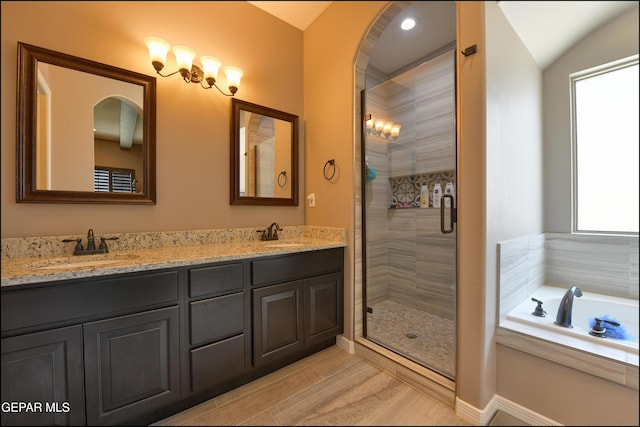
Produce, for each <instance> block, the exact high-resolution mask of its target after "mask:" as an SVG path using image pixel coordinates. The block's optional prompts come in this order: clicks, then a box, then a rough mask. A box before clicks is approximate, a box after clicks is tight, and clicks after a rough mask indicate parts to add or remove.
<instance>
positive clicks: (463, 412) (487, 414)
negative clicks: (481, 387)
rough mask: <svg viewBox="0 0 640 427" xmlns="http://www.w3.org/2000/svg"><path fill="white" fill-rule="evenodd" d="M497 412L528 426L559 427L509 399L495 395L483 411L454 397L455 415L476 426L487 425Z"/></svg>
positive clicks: (552, 421)
mask: <svg viewBox="0 0 640 427" xmlns="http://www.w3.org/2000/svg"><path fill="white" fill-rule="evenodd" d="M497 411H502V412H504V413H505V414H509V415H511V416H512V417H515V418H517V419H519V420H520V421H522V422H524V423H526V424H528V425H530V426H561V425H563V424H560V423H559V422H557V421H555V420H552V419H550V418H547V417H545V416H544V415H541V414H538V413H537V412H534V411H532V410H530V409H528V408H525V407H524V406H522V405H519V404H517V403H515V402H512V401H511V400H509V399H505V398H504V397H502V396H498V395H497V394H496V395H494V396H493V398H492V399H491V400H490V401H489V403H488V404H487V406H486V407H485V408H484V409H478V408H476V407H475V406H473V405H470V404H468V403H467V402H465V401H463V400H461V399H460V398H458V397H456V415H457V416H458V417H460V418H462V419H463V420H465V421H467V422H469V423H471V424H473V425H476V426H486V425H489V423H490V422H491V419H492V418H493V416H494V415H495V414H496V412H497Z"/></svg>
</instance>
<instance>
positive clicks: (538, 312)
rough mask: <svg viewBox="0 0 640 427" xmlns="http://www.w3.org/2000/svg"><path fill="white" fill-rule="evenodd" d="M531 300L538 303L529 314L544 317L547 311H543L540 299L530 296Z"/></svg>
mask: <svg viewBox="0 0 640 427" xmlns="http://www.w3.org/2000/svg"><path fill="white" fill-rule="evenodd" d="M531 301H533V302H537V303H538V305H537V306H536V309H535V310H534V311H533V312H532V313H531V314H533V315H534V316H538V317H544V316H546V315H547V312H546V311H544V309H543V308H542V304H544V303H543V302H542V301H540V300H539V299H535V298H531Z"/></svg>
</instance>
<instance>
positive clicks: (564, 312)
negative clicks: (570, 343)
mask: <svg viewBox="0 0 640 427" xmlns="http://www.w3.org/2000/svg"><path fill="white" fill-rule="evenodd" d="M581 296H582V291H581V290H580V288H578V287H576V286H572V287H570V288H569V289H567V291H566V292H565V293H564V296H563V297H562V301H560V306H559V307H558V314H557V315H556V321H555V322H553V323H555V324H556V325H559V326H564V327H565V328H573V325H572V324H571V312H572V311H573V298H574V297H578V298H579V297H581Z"/></svg>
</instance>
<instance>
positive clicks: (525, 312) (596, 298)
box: [500, 286, 639, 366]
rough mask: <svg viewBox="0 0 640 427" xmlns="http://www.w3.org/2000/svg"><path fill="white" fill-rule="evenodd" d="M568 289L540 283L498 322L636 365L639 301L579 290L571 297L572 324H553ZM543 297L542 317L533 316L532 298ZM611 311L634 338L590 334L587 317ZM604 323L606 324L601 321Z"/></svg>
mask: <svg viewBox="0 0 640 427" xmlns="http://www.w3.org/2000/svg"><path fill="white" fill-rule="evenodd" d="M567 289H568V286H567V287H564V288H560V287H554V286H541V287H540V288H538V289H537V290H536V291H535V292H533V294H532V295H531V296H530V297H528V298H527V300H525V301H523V302H522V303H521V304H519V305H518V306H516V307H515V308H514V309H513V310H511V312H509V313H508V314H507V316H506V319H503V321H501V322H500V326H501V327H505V328H507V329H512V330H515V331H517V332H520V333H524V334H527V335H531V336H534V337H537V338H540V339H543V340H547V341H551V342H554V343H557V344H560V345H564V346H567V347H573V348H576V349H579V350H582V351H586V352H589V353H592V354H596V355H598V356H602V357H607V358H611V359H614V360H618V361H621V362H625V363H629V364H632V365H635V366H638V335H639V333H638V301H637V300H632V299H625V298H616V297H610V296H606V295H600V294H596V293H591V292H584V291H583V292H582V297H580V298H578V297H575V298H574V300H573V314H572V324H573V328H566V327H563V326H559V325H556V324H555V323H554V322H555V320H556V314H557V312H558V306H559V305H560V301H561V300H562V297H563V295H564V293H565V291H566V290H567ZM532 297H533V298H535V299H537V300H540V301H543V305H542V308H543V309H544V310H545V311H546V316H545V317H538V316H534V315H533V314H532V312H533V311H534V310H535V308H536V305H537V304H536V303H535V302H534V301H532V300H531V298H532ZM606 314H608V315H610V316H612V317H614V318H616V319H618V320H620V322H621V324H622V325H624V326H625V328H626V330H627V333H628V334H629V335H631V336H633V337H634V339H633V340H623V339H617V338H611V337H606V338H601V337H595V336H593V335H590V334H589V330H590V327H589V318H592V317H599V316H604V315H606ZM604 326H605V327H606V324H604Z"/></svg>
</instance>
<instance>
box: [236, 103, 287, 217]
mask: <svg viewBox="0 0 640 427" xmlns="http://www.w3.org/2000/svg"><path fill="white" fill-rule="evenodd" d="M230 170H231V179H230V182H231V204H232V205H262V206H265V205H266V206H298V116H296V115H294V114H289V113H285V112H283V111H278V110H274V109H273V108H268V107H264V106H262V105H257V104H252V103H250V102H246V101H242V100H240V99H237V98H233V99H232V100H231V167H230Z"/></svg>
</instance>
